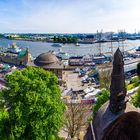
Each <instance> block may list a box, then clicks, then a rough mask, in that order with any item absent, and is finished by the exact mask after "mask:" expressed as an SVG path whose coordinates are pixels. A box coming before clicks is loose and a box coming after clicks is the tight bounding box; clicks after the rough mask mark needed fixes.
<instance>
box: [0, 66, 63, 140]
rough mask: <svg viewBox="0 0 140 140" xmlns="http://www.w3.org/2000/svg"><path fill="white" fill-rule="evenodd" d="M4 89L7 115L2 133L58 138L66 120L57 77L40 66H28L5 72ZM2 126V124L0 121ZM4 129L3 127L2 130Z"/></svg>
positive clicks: (30, 139) (19, 138)
mask: <svg viewBox="0 0 140 140" xmlns="http://www.w3.org/2000/svg"><path fill="white" fill-rule="evenodd" d="M6 81H7V89H6V90H4V91H2V92H1V101H4V104H3V105H4V107H5V110H7V113H8V116H9V117H6V120H3V121H2V122H4V123H5V127H4V128H0V130H1V131H0V135H2V133H6V136H7V138H6V139H8V140H55V139H57V138H56V137H57V134H58V132H59V129H60V127H61V125H62V123H63V113H64V109H65V107H64V104H63V103H62V101H61V100H60V96H61V94H60V89H59V87H58V84H57V83H58V80H57V77H56V76H55V75H54V74H53V73H51V72H48V71H45V70H44V69H41V68H33V67H27V68H25V69H23V70H21V71H20V70H16V71H15V72H14V73H12V74H11V75H8V76H6ZM0 126H1V125H0ZM3 130H4V131H3Z"/></svg>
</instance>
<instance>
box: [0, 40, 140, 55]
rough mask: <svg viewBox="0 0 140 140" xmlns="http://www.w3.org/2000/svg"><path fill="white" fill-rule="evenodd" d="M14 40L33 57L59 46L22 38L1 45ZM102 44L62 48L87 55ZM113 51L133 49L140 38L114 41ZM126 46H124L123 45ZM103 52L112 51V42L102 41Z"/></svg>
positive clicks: (94, 51)
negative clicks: (27, 49)
mask: <svg viewBox="0 0 140 140" xmlns="http://www.w3.org/2000/svg"><path fill="white" fill-rule="evenodd" d="M13 42H16V43H17V46H19V47H21V48H29V50H30V52H31V55H32V56H33V57H36V56H38V55H39V54H41V53H44V52H48V51H50V50H53V51H58V50H59V47H52V46H51V45H52V43H47V42H32V41H22V40H8V39H1V40H0V47H3V48H7V47H8V46H9V45H10V44H12V43H13ZM99 46H100V44H99V43H96V44H80V46H75V45H74V44H64V45H63V47H61V50H62V51H64V52H67V53H69V54H70V55H85V54H98V53H99V52H100V49H99V48H100V47H99ZM112 46H113V47H112V48H113V52H115V50H116V49H117V48H118V47H120V49H121V50H123V48H124V50H125V51H126V50H131V49H135V48H136V47H137V46H140V40H127V41H125V42H123V43H122V42H119V43H118V42H113V43H112ZM122 46H124V47H122ZM101 52H102V53H105V52H111V43H110V42H108V43H102V44H101Z"/></svg>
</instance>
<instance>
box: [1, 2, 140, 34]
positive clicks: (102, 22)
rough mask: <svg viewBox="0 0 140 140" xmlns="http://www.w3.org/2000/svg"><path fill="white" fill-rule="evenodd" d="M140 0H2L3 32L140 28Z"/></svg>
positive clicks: (71, 31) (85, 31) (132, 29)
mask: <svg viewBox="0 0 140 140" xmlns="http://www.w3.org/2000/svg"><path fill="white" fill-rule="evenodd" d="M139 6H140V0H0V32H2V33H6V32H14V33H29V32H30V33H93V32H96V31H97V30H98V31H100V30H101V29H103V32H108V31H113V32H117V31H118V30H126V31H127V32H135V30H136V31H138V30H140V8H139Z"/></svg>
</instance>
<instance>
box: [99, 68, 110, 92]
mask: <svg viewBox="0 0 140 140" xmlns="http://www.w3.org/2000/svg"><path fill="white" fill-rule="evenodd" d="M99 80H100V87H101V88H106V89H107V90H109V89H110V82H111V69H108V70H106V69H105V70H101V71H100V73H99Z"/></svg>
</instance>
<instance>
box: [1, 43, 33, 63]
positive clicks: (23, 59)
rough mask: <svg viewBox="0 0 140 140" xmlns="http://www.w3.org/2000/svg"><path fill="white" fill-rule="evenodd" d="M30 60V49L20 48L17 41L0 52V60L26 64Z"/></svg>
mask: <svg viewBox="0 0 140 140" xmlns="http://www.w3.org/2000/svg"><path fill="white" fill-rule="evenodd" d="M30 61H31V55H30V52H29V50H28V49H26V50H22V49H20V48H18V47H17V45H16V43H13V44H12V45H11V46H10V48H8V49H7V50H6V51H4V52H1V53H0V62H4V63H8V64H14V65H23V66H26V65H27V63H29V62H30Z"/></svg>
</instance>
